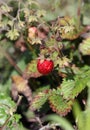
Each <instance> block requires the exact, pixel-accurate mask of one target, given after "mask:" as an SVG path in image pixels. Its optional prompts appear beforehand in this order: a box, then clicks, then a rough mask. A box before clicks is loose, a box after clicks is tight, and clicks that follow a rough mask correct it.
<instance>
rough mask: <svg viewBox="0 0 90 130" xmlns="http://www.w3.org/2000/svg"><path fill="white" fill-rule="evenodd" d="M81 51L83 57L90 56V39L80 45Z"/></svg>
mask: <svg viewBox="0 0 90 130" xmlns="http://www.w3.org/2000/svg"><path fill="white" fill-rule="evenodd" d="M79 50H80V52H81V53H82V54H83V55H90V38H87V39H85V40H83V42H82V43H81V44H80V45H79Z"/></svg>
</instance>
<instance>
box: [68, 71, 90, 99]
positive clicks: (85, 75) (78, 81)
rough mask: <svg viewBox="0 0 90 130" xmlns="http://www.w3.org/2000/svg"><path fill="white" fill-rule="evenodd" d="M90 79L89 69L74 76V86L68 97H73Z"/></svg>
mask: <svg viewBox="0 0 90 130" xmlns="http://www.w3.org/2000/svg"><path fill="white" fill-rule="evenodd" d="M89 81H90V70H87V71H85V72H84V71H82V72H81V73H80V74H78V75H76V77H75V87H74V88H73V89H72V92H71V94H70V95H69V98H72V99H74V98H75V97H76V96H78V94H79V93H80V92H81V91H82V90H83V89H84V88H85V87H86V86H87V83H88V82H89Z"/></svg>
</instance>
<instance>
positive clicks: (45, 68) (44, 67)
mask: <svg viewBox="0 0 90 130" xmlns="http://www.w3.org/2000/svg"><path fill="white" fill-rule="evenodd" d="M53 68H54V63H53V61H52V60H47V59H44V60H41V59H39V60H38V62H37V69H38V71H39V72H40V73H41V74H43V75H47V74H49V73H50V72H51V71H52V70H53Z"/></svg>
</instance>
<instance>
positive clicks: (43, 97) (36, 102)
mask: <svg viewBox="0 0 90 130" xmlns="http://www.w3.org/2000/svg"><path fill="white" fill-rule="evenodd" d="M47 98H48V92H47V91H43V92H39V93H38V94H37V95H35V96H34V97H33V100H32V102H31V109H32V110H36V109H40V108H41V107H42V105H43V104H44V103H45V102H46V101H47Z"/></svg>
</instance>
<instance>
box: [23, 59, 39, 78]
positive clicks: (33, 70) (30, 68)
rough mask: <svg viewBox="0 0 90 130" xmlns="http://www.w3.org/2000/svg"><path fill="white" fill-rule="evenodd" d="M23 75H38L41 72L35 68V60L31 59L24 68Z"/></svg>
mask: <svg viewBox="0 0 90 130" xmlns="http://www.w3.org/2000/svg"><path fill="white" fill-rule="evenodd" d="M24 73H25V75H27V76H28V77H36V78H37V77H40V76H41V74H40V73H39V72H38V70H37V60H32V61H31V62H30V63H29V64H28V65H27V67H26V69H25V72H24Z"/></svg>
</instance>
